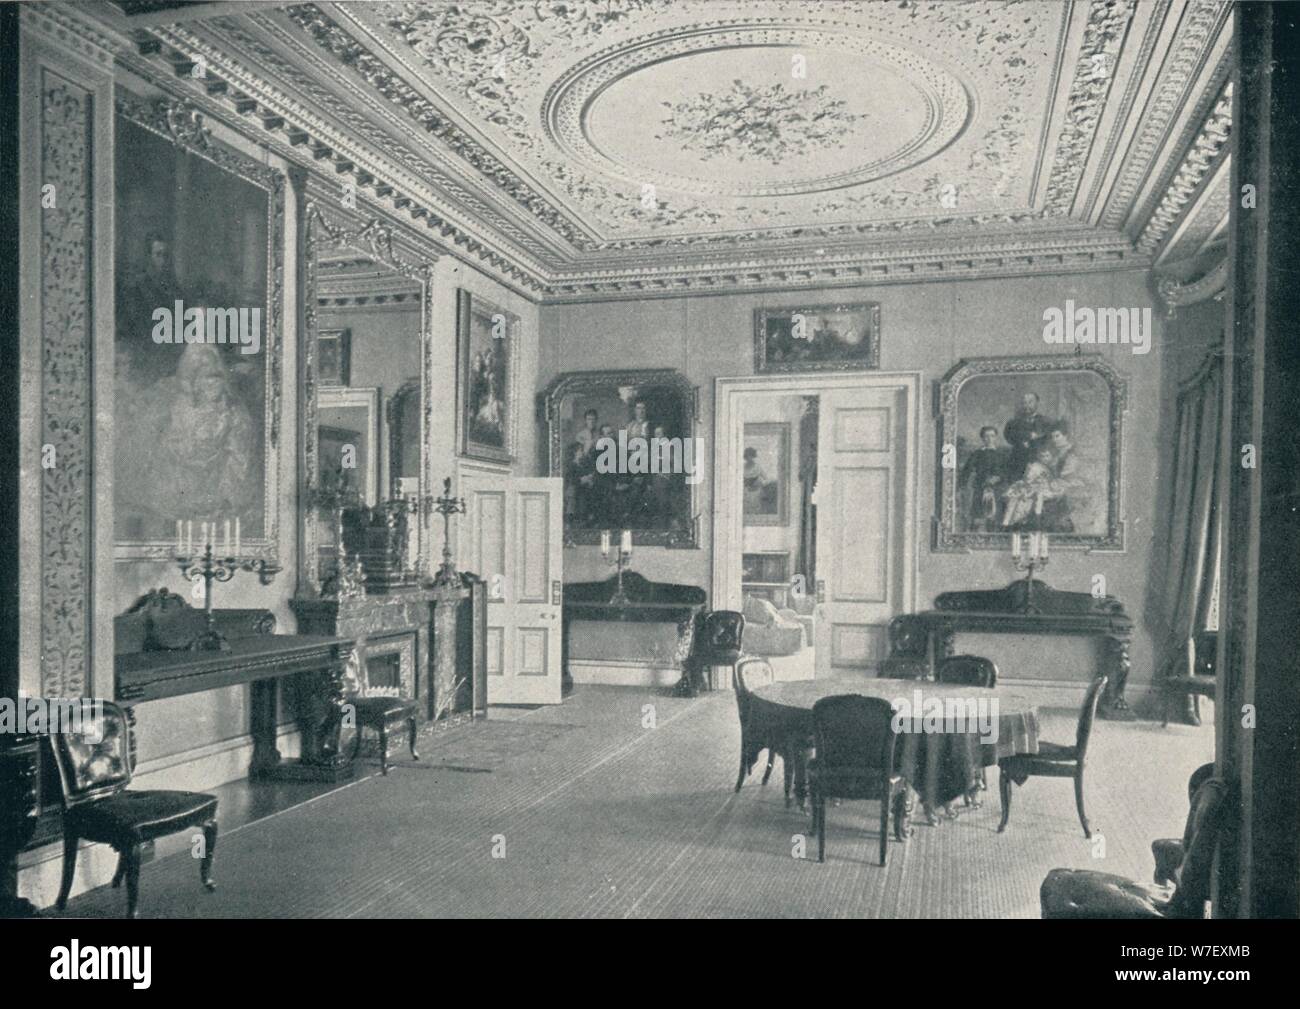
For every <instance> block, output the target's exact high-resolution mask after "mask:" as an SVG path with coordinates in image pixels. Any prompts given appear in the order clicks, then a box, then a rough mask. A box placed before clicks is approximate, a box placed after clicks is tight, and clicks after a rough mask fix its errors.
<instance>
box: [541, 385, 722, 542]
mask: <svg viewBox="0 0 1300 1009" xmlns="http://www.w3.org/2000/svg"><path fill="white" fill-rule="evenodd" d="M545 407H546V416H547V420H548V423H549V426H550V434H551V446H550V447H551V473H552V474H553V475H555V476H563V477H564V522H565V533H566V536H567V537H569V539H570V540H571V541H572V542H574V543H596V542H599V537H600V532H601V530H605V529H609V530H623V529H630V530H632V531H633V533H634V534H635V542H638V543H643V544H658V545H665V546H667V545H676V546H684V545H689V544H693V542H694V538H695V523H694V517H693V516H694V511H693V505H692V502H693V488H694V485H695V484H697V483H698V482H699V480H698V479H697V476H696V474H701V473H702V470H700V468H699V467H700V466H701V461H700V460H699V459H698V458H697V455H696V446H695V443H694V440H693V435H694V422H695V390H694V388H693V387H691V386H690V384H689V383H688V382H687V381H686V379H685V378H684V377H682V376H681V375H679V374H677V373H676V372H673V371H643V372H625V373H617V372H571V373H569V374H566V375H561V376H560V377H559V378H557V379H556V380H555V382H553V383H551V387H550V389H549V390H548V392H547V393H546V396H545ZM639 445H644V446H645V452H646V453H647V454H646V457H645V459H644V465H642V464H641V463H640V461H638V463H637V464H634V465H623V463H631V462H632V459H633V454H634V453H636V452H637V451H639V447H638V446H639ZM619 453H621V457H620V455H619ZM650 453H657V455H656V456H655V458H653V459H651V458H649V454H650ZM611 462H614V463H616V465H612V466H611V465H609V463H611Z"/></svg>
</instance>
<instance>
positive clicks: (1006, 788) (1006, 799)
mask: <svg viewBox="0 0 1300 1009" xmlns="http://www.w3.org/2000/svg"><path fill="white" fill-rule="evenodd" d="M998 790H999V791H1000V792H1001V793H1002V822H1001V823H999V824H998V833H999V834H1001V833H1002V832H1003V831H1004V830H1006V829H1007V821H1008V820H1009V819H1011V775H1009V774H1008V773H1007V769H1006V768H1005V767H1004V768H1002V777H1001V780H999V782H998Z"/></svg>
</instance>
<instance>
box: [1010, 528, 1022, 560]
mask: <svg viewBox="0 0 1300 1009" xmlns="http://www.w3.org/2000/svg"><path fill="white" fill-rule="evenodd" d="M1011 556H1012V557H1014V558H1015V559H1016V560H1020V534H1019V533H1012V534H1011Z"/></svg>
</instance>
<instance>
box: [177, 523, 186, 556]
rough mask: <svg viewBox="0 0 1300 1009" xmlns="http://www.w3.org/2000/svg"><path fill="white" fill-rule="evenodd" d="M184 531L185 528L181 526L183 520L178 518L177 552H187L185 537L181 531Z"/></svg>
mask: <svg viewBox="0 0 1300 1009" xmlns="http://www.w3.org/2000/svg"><path fill="white" fill-rule="evenodd" d="M183 532H184V529H183V527H182V526H181V520H180V519H177V520H176V553H177V554H182V553H184V552H185V538H184V537H183V536H182V535H181V533H183Z"/></svg>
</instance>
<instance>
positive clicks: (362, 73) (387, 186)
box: [127, 0, 1229, 299]
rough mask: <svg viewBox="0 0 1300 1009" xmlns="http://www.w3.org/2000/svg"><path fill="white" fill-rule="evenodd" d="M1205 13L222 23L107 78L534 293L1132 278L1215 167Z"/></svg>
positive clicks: (1164, 6)
mask: <svg viewBox="0 0 1300 1009" xmlns="http://www.w3.org/2000/svg"><path fill="white" fill-rule="evenodd" d="M1228 6H1229V5H1227V4H1224V3H1218V2H1210V0H1151V2H1143V3H1137V2H1135V0H1078V2H1056V0H1051V2H1024V3H1004V2H994V0H989V2H984V0H977V2H969V3H964V2H946V3H917V2H908V0H901V2H888V3H885V2H869V3H868V2H862V3H853V2H824V0H690V2H687V0H671V2H669V0H590V2H584V0H476V2H463V3H461V2H456V3H450V2H438V3H434V2H387V0H386V2H378V3H333V4H327V3H319V4H300V5H294V6H288V7H283V8H269V7H261V8H254V9H250V10H248V11H247V12H246V13H243V12H241V13H232V12H231V11H230V10H229V9H228V8H225V7H224V6H223V7H221V9H220V10H219V11H218V12H217V13H216V14H214V15H211V16H208V17H204V18H199V19H196V20H193V21H186V22H181V23H177V24H172V25H162V26H159V25H152V24H151V25H150V26H149V27H147V28H145V29H139V30H138V33H137V35H136V42H137V55H135V56H132V57H130V58H128V59H127V62H128V63H129V64H130V65H132V66H133V67H135V68H138V69H141V70H146V69H148V66H149V64H151V63H157V62H158V61H160V60H161V61H171V62H172V64H173V65H176V63H177V61H185V60H194V59H197V58H200V57H201V58H202V59H203V60H204V61H205V65H206V66H208V67H210V68H211V69H212V71H213V72H214V73H215V74H216V75H217V76H218V77H219V78H220V79H221V80H222V81H228V82H229V84H230V89H229V90H227V91H225V92H217V93H216V97H214V92H213V91H212V89H211V88H210V87H205V88H203V89H202V90H204V91H206V94H204V95H202V96H200V97H199V99H198V100H199V103H200V104H206V107H207V108H208V109H209V111H211V112H214V113H218V114H224V115H228V114H229V108H230V96H231V94H232V93H235V94H236V95H238V96H242V107H241V105H240V99H239V98H238V97H236V98H235V99H234V103H235V108H236V110H237V111H238V112H239V113H240V114H242V115H244V116H248V115H249V114H250V113H251V114H253V115H256V116H257V117H259V118H260V119H261V120H262V122H263V124H264V125H265V124H266V123H268V122H269V123H272V124H273V125H272V126H270V127H267V129H269V130H270V131H271V132H272V133H274V134H276V135H277V136H276V137H275V142H279V143H282V144H284V146H286V147H287V148H290V149H292V148H294V147H299V148H302V147H304V146H305V147H307V148H308V149H309V150H311V152H312V155H313V158H314V159H315V160H317V161H320V160H323V159H329V160H331V161H333V162H335V166H336V171H337V172H338V173H340V174H346V175H348V176H349V177H354V176H359V177H361V178H362V179H363V182H364V185H365V187H366V189H367V193H366V196H367V197H369V196H370V193H371V192H373V193H374V196H375V198H376V199H378V200H379V201H380V202H384V203H388V204H390V205H395V206H396V208H397V209H398V210H401V211H404V212H407V213H410V214H412V215H414V216H415V218H416V223H417V224H419V223H420V222H421V221H422V222H423V223H424V225H425V226H430V227H434V228H436V230H437V233H438V235H439V236H440V237H442V238H444V239H448V238H449V239H451V240H453V241H456V242H458V243H461V244H464V245H466V246H467V247H469V248H470V249H471V250H472V251H474V252H475V253H476V254H477V255H479V256H481V257H482V258H484V259H485V260H486V261H487V262H489V264H492V265H497V266H499V267H501V268H504V266H503V265H502V264H508V265H509V269H508V271H507V272H510V273H511V274H512V275H513V280H514V282H515V283H516V284H517V285H519V286H521V287H524V288H531V289H532V290H533V292H534V293H535V294H536V295H537V296H540V297H543V298H557V299H558V298H581V297H588V296H603V295H618V294H644V293H646V292H655V291H680V290H694V289H705V290H707V289H728V288H733V287H746V286H778V285H780V286H799V285H804V286H808V285H827V286H831V285H835V284H850V283H863V282H871V281H875V280H896V279H900V278H902V279H913V278H921V277H928V276H932V275H935V274H938V275H949V276H956V275H981V274H985V273H997V272H1012V273H1014V272H1033V271H1035V270H1083V269H1116V268H1126V267H1131V266H1134V265H1139V266H1140V265H1145V264H1147V263H1149V262H1150V261H1151V260H1152V258H1153V257H1154V256H1155V255H1157V254H1159V251H1160V250H1161V249H1162V248H1163V247H1164V245H1165V244H1166V243H1167V241H1168V237H1169V233H1170V232H1171V231H1172V230H1177V222H1178V218H1179V214H1180V213H1181V211H1182V209H1183V206H1184V205H1185V204H1186V203H1188V202H1189V201H1191V200H1193V199H1200V197H1199V196H1198V193H1200V192H1202V190H1201V189H1200V188H1198V187H1201V180H1202V178H1203V177H1204V176H1207V175H1208V174H1213V172H1212V171H1211V170H1217V169H1216V165H1217V163H1218V162H1216V161H1215V159H1219V160H1220V161H1221V158H1222V155H1223V154H1225V153H1226V152H1223V151H1220V148H1221V147H1222V146H1223V145H1222V142H1221V139H1222V138H1218V139H1219V141H1220V142H1219V143H1218V145H1217V146H1215V144H1214V142H1213V141H1214V140H1215V139H1216V138H1217V134H1211V135H1210V142H1209V143H1208V144H1207V141H1206V134H1205V126H1206V123H1207V121H1208V120H1214V119H1215V116H1216V115H1218V114H1219V113H1221V112H1222V109H1221V108H1217V106H1218V105H1219V104H1221V102H1222V89H1223V85H1224V81H1225V80H1226V76H1227V69H1228V34H1229V28H1228V22H1229V16H1228V14H1229V12H1228ZM146 38H147V42H144V43H143V44H142V40H143V39H146ZM1217 121H1218V127H1219V128H1220V129H1221V130H1226V121H1225V120H1224V118H1223V116H1222V115H1218V120H1217ZM1197 145H1199V147H1198V146H1197ZM1198 151H1199V156H1200V157H1201V158H1202V159H1204V158H1206V157H1208V158H1209V160H1210V162H1211V163H1209V164H1206V165H1204V166H1203V167H1202V168H1199V169H1198V168H1197V166H1196V165H1195V164H1192V165H1191V166H1190V171H1191V175H1190V176H1189V175H1188V169H1189V165H1188V163H1187V159H1188V157H1189V155H1195V154H1197V152H1198ZM301 154H302V151H301V150H299V151H298V152H297V156H299V157H301ZM1180 187H1181V188H1180ZM1171 193H1173V195H1172V196H1171V195H1170V194H1171ZM1200 202H1202V203H1203V202H1205V201H1204V200H1200ZM419 209H422V210H423V213H422V214H420V213H417V210H419Z"/></svg>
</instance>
